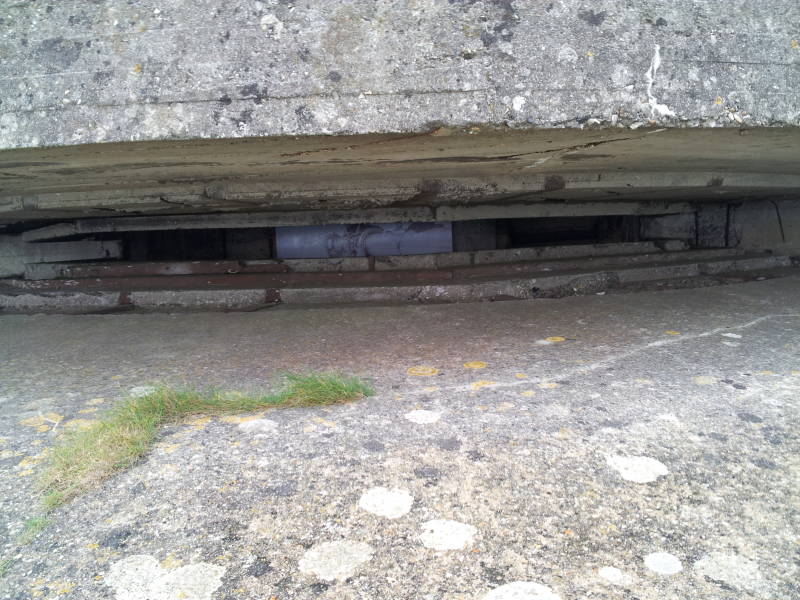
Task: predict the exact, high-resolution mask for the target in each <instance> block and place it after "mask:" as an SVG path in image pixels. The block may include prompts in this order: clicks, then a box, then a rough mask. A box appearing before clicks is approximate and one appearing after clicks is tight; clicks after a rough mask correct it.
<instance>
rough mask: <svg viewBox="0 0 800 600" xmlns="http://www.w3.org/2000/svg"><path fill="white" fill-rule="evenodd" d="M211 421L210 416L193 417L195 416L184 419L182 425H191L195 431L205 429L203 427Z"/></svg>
mask: <svg viewBox="0 0 800 600" xmlns="http://www.w3.org/2000/svg"><path fill="white" fill-rule="evenodd" d="M211 421H212V418H211V417H195V418H193V419H186V420H185V421H184V422H183V424H184V425H191V426H192V427H194V428H195V429H196V430H197V431H200V430H202V429H205V428H206V425H208V424H209V423H211Z"/></svg>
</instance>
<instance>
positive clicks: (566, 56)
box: [558, 46, 578, 63]
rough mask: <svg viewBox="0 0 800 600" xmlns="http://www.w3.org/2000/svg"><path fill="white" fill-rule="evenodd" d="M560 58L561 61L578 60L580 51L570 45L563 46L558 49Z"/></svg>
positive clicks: (572, 61)
mask: <svg viewBox="0 0 800 600" xmlns="http://www.w3.org/2000/svg"><path fill="white" fill-rule="evenodd" d="M558 60H559V61H560V62H571V63H574V62H577V60H578V53H577V52H576V51H575V49H574V48H572V47H570V46H561V48H559V49H558Z"/></svg>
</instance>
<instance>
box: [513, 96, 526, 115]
mask: <svg viewBox="0 0 800 600" xmlns="http://www.w3.org/2000/svg"><path fill="white" fill-rule="evenodd" d="M523 106H525V96H514V99H513V100H512V101H511V108H513V109H514V110H515V111H517V112H519V111H520V110H522V107H523Z"/></svg>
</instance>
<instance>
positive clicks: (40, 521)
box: [17, 517, 50, 546]
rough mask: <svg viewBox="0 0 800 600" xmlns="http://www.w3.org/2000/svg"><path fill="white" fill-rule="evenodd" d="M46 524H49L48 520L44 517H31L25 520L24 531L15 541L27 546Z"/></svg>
mask: <svg viewBox="0 0 800 600" xmlns="http://www.w3.org/2000/svg"><path fill="white" fill-rule="evenodd" d="M48 525H50V521H49V520H47V519H45V518H44V517H31V518H30V519H28V520H27V521H25V531H23V532H22V533H21V534H20V536H19V538H18V539H17V542H19V544H20V545H22V546H27V545H28V544H30V543H31V542H33V540H35V539H36V536H37V535H39V534H40V533H41V532H42V530H43V529H44V528H45V527H47V526H48Z"/></svg>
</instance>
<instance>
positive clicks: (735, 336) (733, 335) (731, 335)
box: [720, 333, 742, 340]
mask: <svg viewBox="0 0 800 600" xmlns="http://www.w3.org/2000/svg"><path fill="white" fill-rule="evenodd" d="M720 335H721V336H722V337H726V338H731V339H732V340H740V339H742V336H740V335H739V334H738V333H721V334H720Z"/></svg>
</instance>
